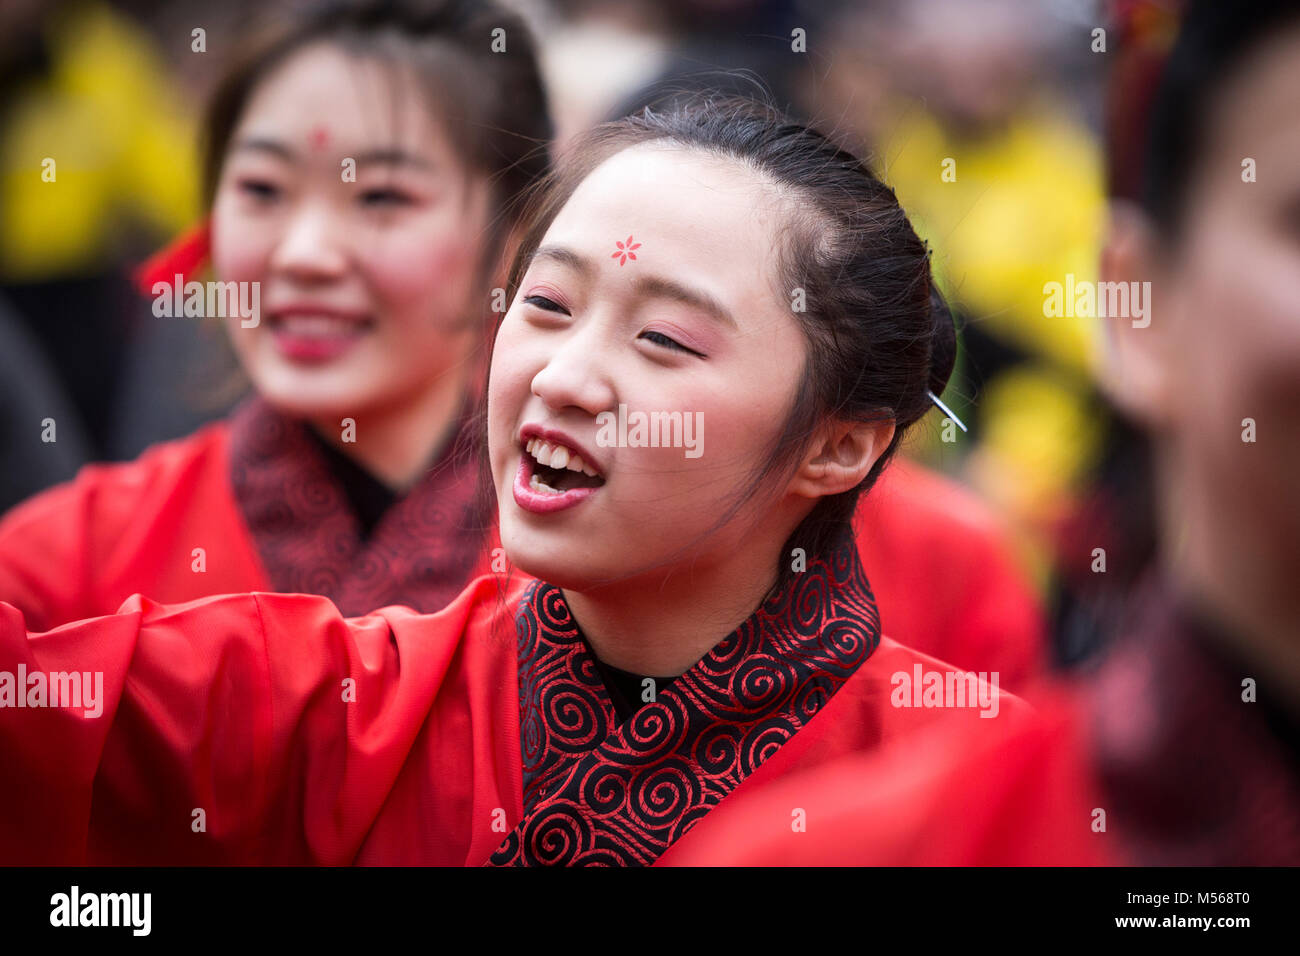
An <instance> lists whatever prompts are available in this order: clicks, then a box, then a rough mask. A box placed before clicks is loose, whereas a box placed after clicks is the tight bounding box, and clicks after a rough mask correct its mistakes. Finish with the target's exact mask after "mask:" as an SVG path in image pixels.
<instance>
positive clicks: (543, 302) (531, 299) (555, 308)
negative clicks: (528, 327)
mask: <svg viewBox="0 0 1300 956" xmlns="http://www.w3.org/2000/svg"><path fill="white" fill-rule="evenodd" d="M524 302H526V303H527V304H528V305H535V306H537V308H539V309H542V310H543V311H545V312H560V313H563V314H564V315H568V314H569V310H568V309H566V308H565V307H564V306H562V305H560V304H559V303H557V302H553V301H551V300H550V299H548V298H546V296H544V295H529V296H524Z"/></svg>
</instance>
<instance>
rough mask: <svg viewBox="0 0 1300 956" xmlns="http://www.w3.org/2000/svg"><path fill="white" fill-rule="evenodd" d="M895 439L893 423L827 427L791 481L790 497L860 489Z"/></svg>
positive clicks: (865, 423)
mask: <svg viewBox="0 0 1300 956" xmlns="http://www.w3.org/2000/svg"><path fill="white" fill-rule="evenodd" d="M893 438H894V422H893V421H892V420H885V421H879V422H843V421H836V422H832V423H831V424H829V425H827V426H826V427H825V428H824V429H823V430H822V432H821V433H820V434H819V435H818V437H817V440H816V441H814V442H813V444H812V446H811V448H810V450H809V452H808V453H807V454H806V455H805V456H804V460H803V462H802V464H800V466H799V470H798V471H797V472H796V473H795V475H794V477H793V478H791V479H790V485H789V487H788V489H787V490H788V491H789V493H790V494H794V495H799V496H800V497H803V498H824V497H827V496H829V495H838V494H840V493H841V492H844V491H848V490H849V489H851V488H855V487H857V485H859V484H860V483H861V482H862V479H864V478H866V477H867V472H869V471H871V466H872V465H874V464H875V463H876V460H877V459H878V458H880V456H881V455H883V454H884V452H885V449H886V448H888V447H889V443H890V442H891V441H893Z"/></svg>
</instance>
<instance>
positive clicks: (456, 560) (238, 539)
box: [0, 398, 496, 630]
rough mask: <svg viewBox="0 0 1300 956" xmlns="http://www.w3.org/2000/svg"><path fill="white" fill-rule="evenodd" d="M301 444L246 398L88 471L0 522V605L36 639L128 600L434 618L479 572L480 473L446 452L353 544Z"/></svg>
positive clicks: (324, 469) (314, 451)
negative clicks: (212, 601)
mask: <svg viewBox="0 0 1300 956" xmlns="http://www.w3.org/2000/svg"><path fill="white" fill-rule="evenodd" d="M466 427H468V426H466ZM305 429H306V426H305V425H303V424H302V423H300V422H295V421H293V420H291V419H287V418H285V417H284V416H282V415H280V414H278V413H277V412H275V411H274V410H273V409H271V408H270V406H268V405H267V404H266V403H265V402H263V401H261V400H260V399H256V398H255V399H253V400H252V401H250V402H248V403H245V404H244V405H242V406H241V407H240V408H239V409H238V410H236V412H235V413H234V414H233V415H232V416H231V418H230V419H228V420H226V421H222V422H218V423H216V424H213V425H209V426H207V427H205V428H203V429H201V430H200V431H198V432H196V433H195V434H194V435H191V436H189V437H187V438H184V439H180V440H178V441H173V442H166V443H164V444H160V445H157V446H155V447H153V448H151V449H149V450H148V451H147V452H145V453H144V454H143V455H142V456H141V457H140V458H138V459H137V460H135V461H133V462H128V463H125V464H112V465H92V466H89V467H87V468H84V469H83V470H82V471H81V473H80V474H79V475H78V476H77V477H76V478H75V479H74V480H73V481H71V482H68V483H66V484H63V485H60V486H57V487H55V488H52V489H50V490H49V491H46V492H43V493H42V494H39V495H37V496H36V497H34V498H32V499H30V500H29V501H27V502H24V503H23V504H21V505H19V506H18V507H16V508H14V509H13V510H11V511H10V512H9V513H8V514H7V515H6V516H5V518H4V520H3V521H2V522H0V601H6V602H8V603H10V604H12V605H14V606H15V607H17V608H19V609H20V610H21V611H23V613H24V614H25V615H26V618H27V622H28V626H29V627H30V628H32V629H33V630H46V629H48V628H52V627H56V626H58V625H60V624H64V623H66V622H68V621H76V620H81V619H83V618H89V617H97V616H100V615H104V614H112V613H113V612H114V611H116V610H117V609H118V608H119V607H120V606H121V605H122V602H123V601H125V600H126V599H127V598H129V597H131V596H132V595H133V594H143V595H145V596H146V597H149V598H151V599H153V600H155V601H158V602H160V603H165V604H174V603H179V602H182V601H190V600H193V599H195V598H199V597H204V596H207V595H211V594H229V593H239V592H248V591H284V592H291V593H292V592H305V593H313V594H323V595H325V596H327V597H329V598H331V599H332V600H333V601H334V602H335V604H337V605H338V607H339V608H340V609H341V610H342V611H343V612H344V613H345V614H349V615H359V614H365V613H368V612H370V611H372V610H374V609H375V608H377V607H382V606H385V605H389V604H405V605H407V606H410V607H414V608H416V609H417V610H421V611H434V610H437V609H439V608H441V607H443V606H445V605H446V604H447V602H449V601H450V600H452V599H453V598H454V597H455V596H456V595H457V594H459V593H460V591H461V590H462V589H463V588H464V586H465V585H466V583H468V581H470V580H472V578H473V577H475V576H476V575H477V574H481V573H484V572H486V571H488V570H489V567H488V562H489V560H490V557H491V545H493V544H495V543H496V541H495V539H494V537H493V536H494V532H491V531H489V532H487V535H488V540H487V541H486V545H487V547H486V549H485V539H484V532H483V530H482V528H483V526H484V525H485V524H487V523H488V522H490V520H491V517H492V516H491V515H488V516H486V517H482V516H480V511H481V508H480V507H479V505H478V499H477V479H478V472H477V463H476V462H473V461H467V460H462V458H460V457H458V456H456V455H455V454H454V453H453V452H454V448H453V447H451V446H449V448H448V450H447V451H446V452H445V453H444V454H443V456H442V457H441V458H440V459H439V461H438V463H436V464H435V466H434V467H432V468H431V469H430V471H429V472H428V473H427V474H426V475H425V476H424V477H423V478H422V479H421V480H420V482H418V483H417V484H416V485H415V487H414V488H412V489H411V490H410V491H409V492H408V493H407V494H406V495H404V496H403V497H402V498H401V499H399V500H398V501H397V502H396V503H395V504H394V505H393V506H392V507H391V508H389V510H388V511H387V512H386V513H385V514H384V516H383V518H382V519H381V520H380V523H379V525H378V526H377V527H376V528H375V529H374V531H373V533H372V534H371V535H370V536H369V537H368V538H364V539H363V538H362V536H361V534H360V530H359V526H358V523H357V520H356V517H355V516H354V515H353V514H352V512H351V509H350V508H349V506H348V502H347V499H346V497H345V494H344V491H343V489H342V488H341V487H340V485H339V482H338V480H337V478H336V477H335V476H334V475H333V474H332V472H331V471H330V468H329V466H328V464H327V463H326V461H325V460H324V458H323V457H322V454H321V452H320V449H319V448H318V447H317V446H316V444H315V443H314V442H313V440H312V439H311V438H310V436H308V435H307V434H306V431H305ZM453 444H454V442H453ZM467 528H468V529H469V530H467ZM196 549H201V551H198V550H196ZM200 568H202V570H199V569H200Z"/></svg>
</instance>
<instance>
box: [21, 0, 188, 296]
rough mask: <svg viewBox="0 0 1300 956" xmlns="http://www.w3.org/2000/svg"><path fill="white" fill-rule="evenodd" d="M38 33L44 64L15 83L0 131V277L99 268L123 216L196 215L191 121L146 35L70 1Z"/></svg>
mask: <svg viewBox="0 0 1300 956" xmlns="http://www.w3.org/2000/svg"><path fill="white" fill-rule="evenodd" d="M47 37H48V43H49V50H50V57H51V69H50V72H49V73H48V74H46V75H44V76H39V77H32V78H31V79H30V80H29V82H27V83H26V84H25V85H23V86H21V87H19V89H18V90H17V92H16V95H15V98H14V102H13V103H12V105H11V106H10V109H9V110H8V112H7V114H6V125H5V128H4V129H3V130H0V170H2V171H3V172H2V176H3V178H2V179H0V279H4V280H6V281H25V280H42V279H50V278H55V277H58V276H62V275H78V274H83V273H87V272H93V271H96V270H97V269H102V268H103V267H104V265H105V264H107V263H109V262H111V261H112V258H113V255H112V254H113V252H114V251H115V250H114V248H113V243H114V240H115V238H116V233H117V232H119V231H120V230H121V229H122V227H123V225H124V224H125V223H126V222H129V221H135V222H137V223H139V224H141V225H142V226H144V227H145V228H146V229H147V230H149V231H156V232H157V233H158V234H159V235H160V236H167V235H170V234H172V233H174V232H176V231H177V230H179V229H180V228H181V227H183V226H185V225H187V224H188V223H191V222H193V220H194V219H195V217H196V216H197V214H198V192H197V190H198V186H197V182H198V176H197V162H196V144H195V142H194V129H193V124H192V122H191V121H190V120H189V119H188V118H187V117H186V115H185V114H184V112H183V111H182V109H181V108H180V105H179V104H178V103H177V102H176V101H175V97H174V95H173V91H172V80H171V78H170V77H169V76H168V74H167V71H166V69H165V66H164V64H163V62H162V60H161V58H160V57H159V56H158V55H157V54H156V53H155V51H154V50H153V48H152V45H151V41H150V40H149V38H148V36H147V35H146V34H144V33H143V32H142V31H140V30H138V29H136V28H135V27H134V26H132V25H131V24H130V23H129V22H128V21H126V20H125V19H123V18H122V17H121V16H120V15H118V14H116V13H115V12H113V11H112V10H111V9H110V8H109V7H107V6H105V5H103V4H99V3H82V4H74V5H71V6H69V7H67V8H65V9H62V10H60V11H59V12H58V14H57V15H56V16H54V17H52V18H51V20H50V21H49V23H48V24H47ZM47 158H48V159H52V160H54V164H55V165H54V179H53V181H52V182H47V181H44V180H43V178H42V171H43V162H44V160H46V159H47Z"/></svg>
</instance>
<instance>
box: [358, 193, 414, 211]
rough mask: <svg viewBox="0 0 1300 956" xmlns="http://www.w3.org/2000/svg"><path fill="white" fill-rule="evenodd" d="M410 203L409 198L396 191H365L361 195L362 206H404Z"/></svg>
mask: <svg viewBox="0 0 1300 956" xmlns="http://www.w3.org/2000/svg"><path fill="white" fill-rule="evenodd" d="M410 202H411V197H410V196H408V195H407V194H406V193H404V192H399V191H398V190H396V189H367V190H366V191H365V192H363V193H362V194H361V204H362V205H364V206H372V207H374V206H406V205H410Z"/></svg>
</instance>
